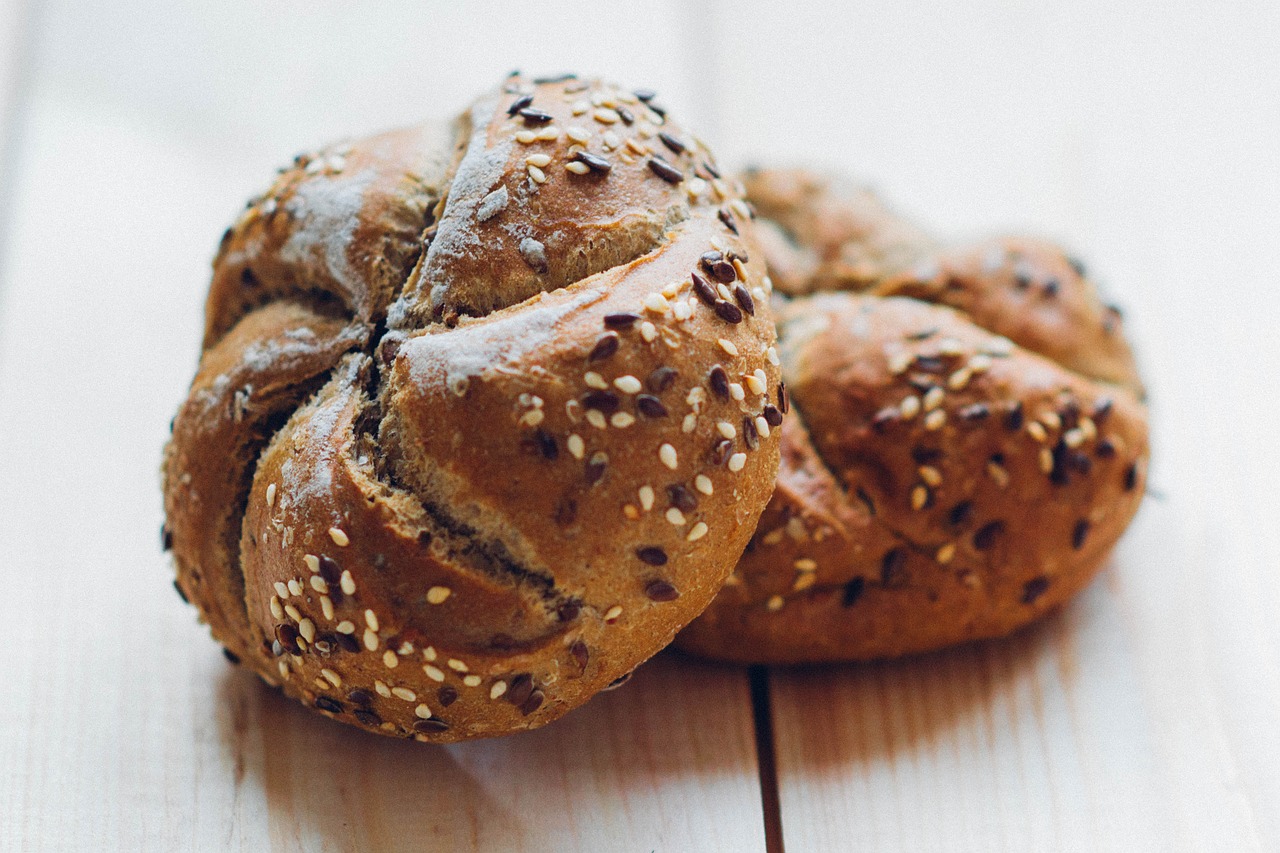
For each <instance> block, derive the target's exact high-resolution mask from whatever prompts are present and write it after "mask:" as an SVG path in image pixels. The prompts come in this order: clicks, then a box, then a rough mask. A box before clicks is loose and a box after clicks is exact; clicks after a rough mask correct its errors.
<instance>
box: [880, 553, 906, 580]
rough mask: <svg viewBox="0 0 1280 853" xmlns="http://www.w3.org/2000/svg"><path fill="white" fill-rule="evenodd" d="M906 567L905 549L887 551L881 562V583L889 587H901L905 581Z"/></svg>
mask: <svg viewBox="0 0 1280 853" xmlns="http://www.w3.org/2000/svg"><path fill="white" fill-rule="evenodd" d="M906 565H907V551H906V549H905V548H892V549H890V550H889V551H886V552H885V555H884V557H883V558H881V560H880V583H881V584H883V585H884V586H887V587H893V586H897V585H899V584H900V583H901V582H902V581H903V580H904V578H903V577H902V575H903V570H904V569H905V568H906Z"/></svg>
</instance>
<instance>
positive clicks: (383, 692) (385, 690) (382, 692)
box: [373, 680, 391, 699]
mask: <svg viewBox="0 0 1280 853" xmlns="http://www.w3.org/2000/svg"><path fill="white" fill-rule="evenodd" d="M373 689H374V690H376V691H378V695H379V696H381V697H382V698H384V699H390V698H391V688H390V687H388V686H387V685H385V684H383V683H382V682H381V681H377V680H375V681H374V682H373Z"/></svg>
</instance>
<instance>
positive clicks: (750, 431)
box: [742, 415, 760, 450]
mask: <svg viewBox="0 0 1280 853" xmlns="http://www.w3.org/2000/svg"><path fill="white" fill-rule="evenodd" d="M742 440H743V441H745V442H746V443H747V447H748V448H750V449H751V450H755V449H756V448H758V447H759V446H760V433H759V432H758V431H757V430H756V421H755V418H753V417H751V415H743V416H742Z"/></svg>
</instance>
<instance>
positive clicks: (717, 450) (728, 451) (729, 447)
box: [711, 438, 733, 466]
mask: <svg viewBox="0 0 1280 853" xmlns="http://www.w3.org/2000/svg"><path fill="white" fill-rule="evenodd" d="M732 454H733V442H732V441H730V440H729V439H727V438H722V439H720V440H719V441H717V442H716V443H715V446H713V447H712V448H711V464H712V465H716V466H720V465H723V464H724V463H726V462H728V461H729V457H730V456H731V455H732Z"/></svg>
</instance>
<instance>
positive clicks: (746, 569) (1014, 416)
mask: <svg viewBox="0 0 1280 853" xmlns="http://www.w3.org/2000/svg"><path fill="white" fill-rule="evenodd" d="M997 257H998V258H999V262H995V261H993V260H992V259H993V258H997ZM1015 269H1016V273H1015V272H1014V270H1015ZM1015 275H1016V276H1019V277H1026V278H1029V279H1030V280H1031V282H1033V283H1038V284H1036V285H1035V286H1036V287H1038V289H1039V292H1038V293H1037V294H1035V298H1036V299H1038V300H1049V301H1053V302H1054V304H1052V305H1048V306H1043V305H1036V306H1033V307H1031V308H1028V307H1027V306H1026V305H1025V304H1023V303H1024V302H1025V301H1026V300H1028V299H1030V298H1032V295H1031V294H1028V293H1026V292H1025V291H1028V290H1030V289H1031V286H1030V285H1024V284H1023V283H1022V282H1021V281H1017V280H1014V276H1015ZM1051 277H1057V278H1058V279H1059V284H1058V285H1057V287H1056V292H1053V293H1045V292H1044V290H1045V287H1044V283H1045V282H1046V281H1049V280H1050V279H1051ZM953 281H958V282H959V284H958V285H957V284H952V282H953ZM866 288H867V289H868V290H869V291H870V294H867V295H854V294H828V295H817V296H812V297H806V298H799V299H795V300H793V301H791V302H789V303H787V304H786V305H785V307H784V309H783V311H782V312H781V316H780V319H779V324H780V341H779V350H780V353H781V355H782V359H783V367H784V376H785V378H786V382H787V388H788V390H789V392H790V396H791V399H792V401H793V403H794V406H795V408H796V410H797V411H796V412H795V413H794V414H793V416H792V417H791V418H790V419H789V420H788V421H787V422H786V423H785V424H784V426H783V448H782V450H783V455H782V464H781V467H780V470H779V475H778V488H777V490H776V492H775V494H774V497H773V499H772V501H771V502H770V505H769V507H768V508H767V509H766V511H765V513H764V515H763V516H762V517H761V522H760V526H759V529H758V530H757V532H756V534H755V536H754V537H753V539H752V542H751V544H750V545H749V546H748V550H747V553H746V554H745V555H744V557H743V559H742V561H741V562H740V564H739V567H738V569H737V570H736V571H735V573H734V575H733V577H732V578H731V579H730V581H729V583H728V584H727V585H726V588H725V590H724V591H722V592H721V594H720V595H719V596H718V597H717V598H716V600H715V602H713V604H712V606H711V607H710V608H709V609H708V611H707V612H706V613H705V614H704V615H703V616H701V617H700V618H699V619H698V620H696V621H695V622H694V623H693V624H692V625H691V626H689V627H688V628H687V629H685V631H683V632H682V633H681V635H680V636H679V638H678V640H677V642H678V644H679V645H681V646H682V647H683V648H685V649H687V650H690V651H694V652H697V653H699V654H703V655H707V656H711V657H719V658H725V659H730V660H737V661H744V662H778V663H798V662H808V661H823V660H857V659H869V658H878V657H893V656H897V655H902V654H908V653H913V652H919V651H925V650H929V649H934V648H939V647H941V646H945V645H950V644H953V643H956V642H961V641H964V640H970V639H978V638H984V637H995V636H1002V635H1004V634H1007V633H1009V632H1010V631H1012V630H1014V629H1015V628H1017V627H1019V626H1021V625H1023V624H1026V623H1027V622H1030V621H1032V620H1033V619H1035V618H1037V617H1038V616H1040V615H1042V614H1043V613H1045V612H1046V611H1048V610H1050V609H1052V608H1053V607H1055V606H1057V605H1058V604H1060V603H1062V602H1063V601H1065V600H1066V599H1068V598H1069V597H1070V596H1071V595H1073V594H1074V593H1075V592H1076V591H1078V590H1079V589H1080V588H1081V587H1083V586H1084V584H1085V583H1087V582H1088V580H1089V579H1090V578H1091V577H1092V576H1093V575H1094V574H1095V573H1096V571H1097V570H1098V568H1099V566H1100V565H1101V564H1102V562H1103V560H1104V559H1105V557H1106V555H1107V554H1108V552H1109V551H1110V549H1111V547H1112V545H1113V544H1114V543H1115V541H1116V540H1117V539H1118V538H1119V536H1120V534H1121V533H1122V532H1123V530H1124V529H1125V527H1126V526H1127V524H1128V522H1129V520H1130V519H1131V518H1132V516H1133V514H1134V512H1136V510H1137V507H1138V505H1139V503H1140V501H1141V496H1142V490H1143V486H1144V483H1145V469H1146V460H1147V452H1148V448H1147V427H1146V411H1145V408H1144V407H1143V405H1142V403H1141V402H1140V399H1139V397H1138V396H1137V395H1138V394H1139V393H1140V392H1141V385H1140V383H1139V382H1138V379H1137V372H1136V369H1135V368H1134V365H1133V361H1132V356H1131V354H1130V352H1129V349H1128V347H1127V344H1125V342H1124V341H1123V339H1122V338H1120V333H1119V329H1118V327H1116V326H1112V327H1111V328H1109V329H1104V328H1102V323H1103V321H1104V318H1105V317H1106V316H1107V312H1106V311H1105V309H1103V308H1102V307H1101V303H1100V302H1099V301H1098V299H1097V295H1096V293H1095V292H1094V291H1093V289H1092V287H1090V286H1089V285H1088V284H1087V283H1086V282H1084V281H1083V279H1082V277H1081V276H1080V275H1079V273H1078V271H1077V270H1076V269H1075V268H1074V267H1073V266H1072V265H1071V264H1070V263H1069V262H1068V261H1067V260H1066V259H1065V257H1064V256H1063V255H1062V253H1061V252H1060V251H1058V250H1056V249H1053V248H1052V247H1049V246H1046V245H1044V244H1039V243H1032V242H1029V241H1002V242H997V243H992V244H987V245H984V246H981V247H979V248H977V249H973V250H963V251H959V252H954V253H942V254H940V255H939V256H936V257H935V258H933V259H930V260H926V261H923V262H920V263H919V264H918V266H917V268H916V270H915V271H914V273H910V274H908V273H903V274H900V275H897V276H891V277H889V278H888V279H885V280H881V281H879V282H871V283H870V284H869V285H867V286H866ZM1009 291H1012V293H1010V292H1009ZM881 293H886V294H888V293H894V294H904V295H901V296H880V295H871V294H881ZM908 295H909V296H912V297H916V298H907V296H908ZM930 301H933V302H941V303H946V304H948V305H955V307H956V308H960V309H968V310H969V311H970V312H971V313H960V312H958V311H957V310H954V309H953V308H951V307H942V306H939V305H931V304H929V302H930ZM1059 303H1061V304H1059ZM984 326H985V327H986V328H984ZM1015 336H1016V339H1017V340H1018V341H1019V343H1021V344H1023V345H1021V346H1020V345H1019V344H1018V343H1015V342H1014V341H1013V340H1011V339H1010V338H1015ZM1113 340H1114V343H1112V341H1113ZM1113 382H1114V383H1115V384H1113Z"/></svg>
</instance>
